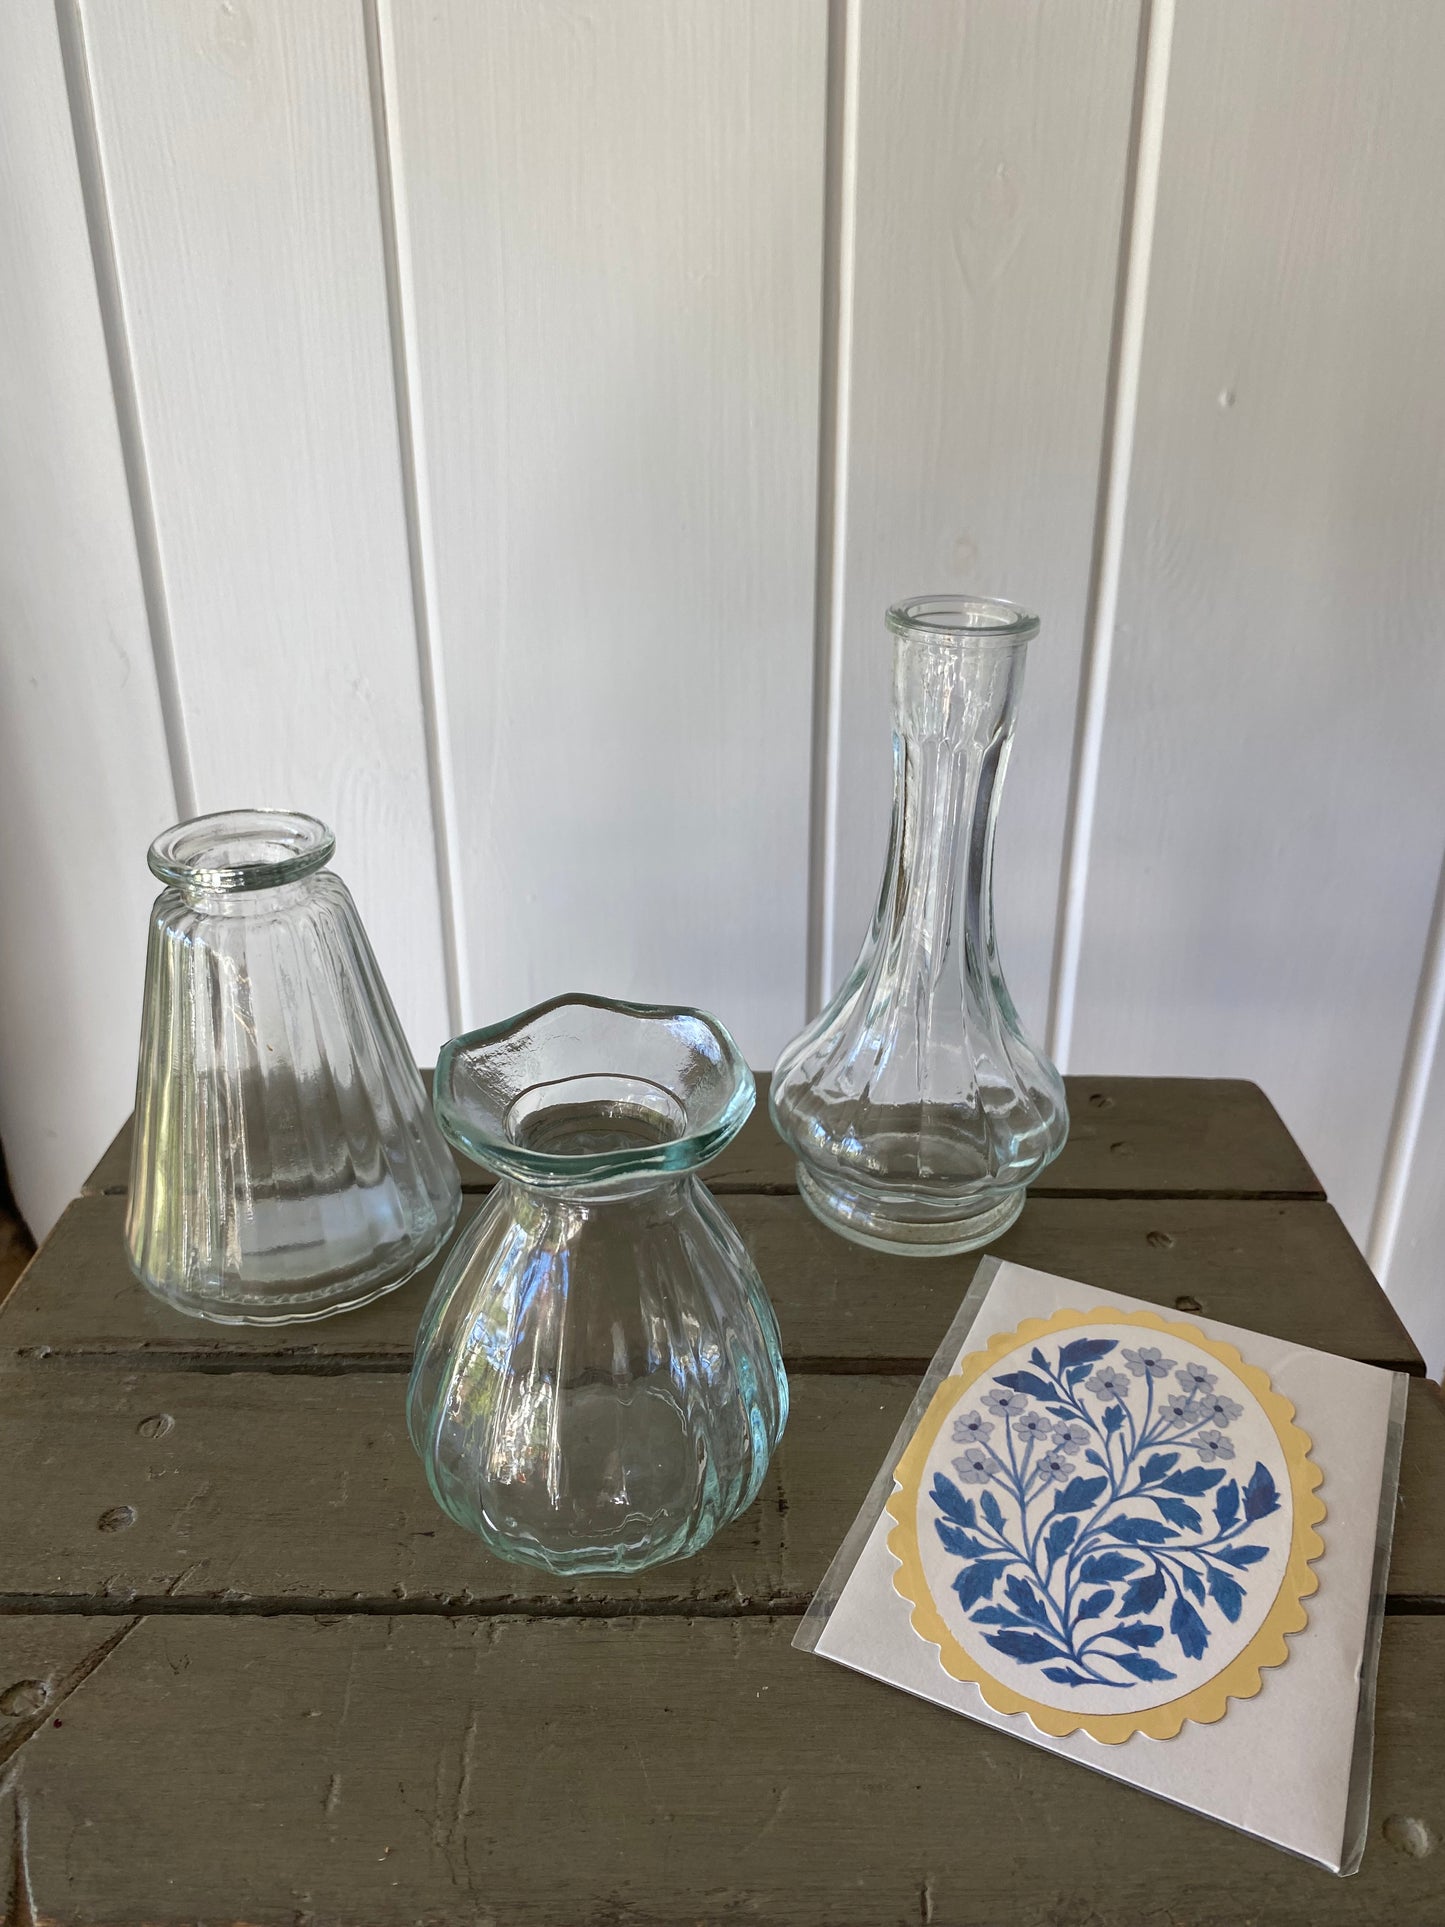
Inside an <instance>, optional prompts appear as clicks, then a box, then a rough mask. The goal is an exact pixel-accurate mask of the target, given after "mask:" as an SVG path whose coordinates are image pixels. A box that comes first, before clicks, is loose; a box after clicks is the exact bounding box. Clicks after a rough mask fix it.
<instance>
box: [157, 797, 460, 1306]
mask: <svg viewBox="0 0 1445 1927" xmlns="http://www.w3.org/2000/svg"><path fill="white" fill-rule="evenodd" d="M334 844H335V839H334V838H333V837H332V835H331V832H330V831H329V830H328V829H327V828H326V827H325V825H324V824H321V823H318V822H317V821H316V820H315V819H314V818H313V817H309V816H297V815H290V814H287V813H284V812H281V811H276V810H232V811H227V812H224V813H222V814H220V815H216V816H206V817H199V818H197V819H196V820H195V821H193V822H190V823H182V824H179V825H177V826H176V827H175V828H174V829H172V830H168V831H167V832H166V833H165V834H164V835H163V836H161V837H158V838H157V839H156V841H155V843H154V844H153V845H152V846H151V852H150V866H151V869H152V870H153V871H154V872H155V874H156V875H157V876H158V877H160V878H161V880H162V881H163V882H164V883H165V884H166V885H167V888H166V889H165V890H164V891H162V893H161V895H160V896H159V897H158V898H157V899H156V903H155V908H154V910H153V912H152V915H151V934H150V950H149V954H148V957H147V962H146V988H145V1009H144V1016H143V1022H142V1029H141V1051H140V1070H139V1075H138V1078H137V1083H136V1119H135V1144H134V1150H133V1152H132V1161H131V1184H130V1203H129V1209H128V1212H127V1216H126V1244H127V1248H128V1250H129V1253H130V1261H131V1266H132V1268H133V1270H134V1271H135V1273H136V1275H137V1276H138V1277H139V1278H140V1279H141V1280H142V1282H143V1283H145V1284H146V1285H148V1286H149V1288H150V1289H151V1290H152V1291H153V1292H155V1293H156V1294H157V1296H159V1297H160V1298H163V1299H164V1300H165V1301H166V1302H167V1303H168V1304H170V1305H173V1306H174V1307H175V1308H176V1310H178V1311H184V1312H189V1313H191V1314H192V1315H194V1316H196V1317H199V1318H209V1319H213V1320H216V1321H218V1322H220V1323H223V1324H242V1325H280V1324H290V1323H293V1322H295V1321H298V1320H305V1319H311V1318H324V1317H327V1316H328V1315H330V1314H331V1313H334V1312H340V1311H347V1310H350V1309H351V1308H352V1307H353V1306H356V1305H364V1304H366V1303H367V1302H368V1301H369V1300H370V1299H372V1298H376V1297H379V1296H380V1295H381V1293H382V1292H386V1291H391V1290H392V1289H393V1288H394V1287H395V1286H397V1285H399V1284H402V1283H403V1282H404V1281H405V1280H406V1279H407V1278H409V1277H410V1276H411V1274H412V1273H413V1272H414V1271H415V1270H416V1269H417V1267H418V1266H419V1265H422V1264H424V1263H425V1262H426V1260H427V1259H428V1258H430V1257H431V1255H432V1254H433V1253H434V1252H435V1251H436V1249H437V1247H438V1246H439V1245H440V1244H441V1242H442V1241H443V1239H444V1238H445V1237H446V1235H447V1233H448V1232H449V1231H450V1230H451V1228H452V1225H453V1224H454V1222H455V1220H456V1215H457V1208H458V1206H459V1204H460V1202H461V1188H460V1184H459V1182H458V1178H457V1170H456V1164H455V1162H454V1160H453V1158H452V1156H451V1153H450V1152H449V1151H448V1149H447V1146H446V1144H445V1142H444V1141H443V1139H442V1136H441V1134H440V1132H439V1131H438V1130H437V1127H436V1124H435V1122H434V1120H433V1118H432V1115H431V1110H430V1107H429V1105H428V1104H427V1101H426V1093H425V1090H424V1089H423V1086H422V1082H421V1079H420V1077H419V1075H418V1073H417V1069H416V1064H415V1062H414V1060H413V1058H412V1054H411V1051H410V1049H409V1048H408V1046H407V1042H406V1038H405V1037H404V1035H403V1034H402V1029H401V1025H400V1024H399V1023H398V1021H397V1017H396V1012H395V1011H394V1010H393V1009H392V1005H391V999H390V997H389V996H388V995H387V991H386V985H385V984H384V983H383V982H382V979H381V973H380V971H379V970H378V969H377V966H376V959H375V957H374V956H373V955H372V951H371V945H370V944H369V943H368V942H367V939H366V932H365V931H364V930H363V929H362V927H361V920H360V918H359V917H358V916H357V914H356V906H355V904H354V903H353V902H352V900H351V895H350V892H349V891H348V890H347V888H346V885H345V884H344V883H343V882H342V881H341V879H340V877H337V876H334V875H332V874H331V872H330V871H328V870H326V869H325V867H324V866H325V864H326V862H327V860H328V859H329V857H330V855H331V852H332V849H333V847H334Z"/></svg>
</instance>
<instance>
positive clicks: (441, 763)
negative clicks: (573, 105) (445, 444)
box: [362, 0, 470, 1035]
mask: <svg viewBox="0 0 1445 1927" xmlns="http://www.w3.org/2000/svg"><path fill="white" fill-rule="evenodd" d="M362 15H363V20H364V23H365V38H366V65H367V78H368V82H369V85H370V91H371V128H372V142H373V146H374V149H375V156H376V186H377V201H378V206H379V209H380V216H381V241H382V255H383V260H384V264H385V273H386V309H387V321H388V326H389V331H390V336H391V372H392V388H393V393H394V397H395V405H396V426H397V444H398V453H399V458H400V465H401V485H402V500H403V505H404V512H405V518H406V544H407V560H408V565H409V566H408V573H409V576H410V583H411V600H412V620H413V624H414V627H415V631H416V651H417V666H418V672H419V680H420V687H421V706H422V727H423V731H424V734H425V739H426V753H427V780H428V785H429V788H430V792H431V816H432V838H433V848H434V851H435V861H436V874H437V897H438V901H439V904H440V908H441V922H442V960H443V969H444V973H445V978H446V993H447V1022H448V1024H449V1026H450V1028H451V1031H452V1034H453V1035H456V1034H457V1033H458V1032H459V1031H461V1030H462V1029H463V1028H464V1027H465V1025H466V1023H467V1021H468V1018H467V1015H466V1007H467V1002H468V995H469V983H470V978H469V975H468V970H467V958H466V937H465V931H464V926H463V922H462V917H461V903H462V895H461V891H462V884H461V874H460V867H459V851H458V837H457V820H458V819H457V804H456V785H455V779H454V772H453V767H452V754H451V735H450V731H449V729H448V727H447V720H448V718H447V699H446V675H445V669H444V666H443V663H442V656H441V650H440V648H439V646H438V642H437V635H436V624H435V621H434V618H433V610H434V609H435V607H436V585H435V569H434V564H433V543H432V517H431V504H430V499H429V494H428V490H427V487H426V465H425V454H424V449H425V442H424V429H423V424H422V421H421V418H420V413H419V406H420V405H419V402H418V400H417V397H418V394H419V376H418V371H417V363H416V326H415V300H414V280H413V276H412V273H411V246H410V237H409V232H408V225H407V215H406V207H405V203H404V200H403V197H402V195H401V193H400V192H399V190H398V179H399V176H400V172H401V169H400V164H399V158H398V155H397V152H396V139H397V135H396V128H397V117H396V114H395V112H394V110H393V107H392V101H393V99H394V75H395V70H396V56H395V47H396V40H395V34H394V32H393V30H392V24H391V9H390V4H389V0H362Z"/></svg>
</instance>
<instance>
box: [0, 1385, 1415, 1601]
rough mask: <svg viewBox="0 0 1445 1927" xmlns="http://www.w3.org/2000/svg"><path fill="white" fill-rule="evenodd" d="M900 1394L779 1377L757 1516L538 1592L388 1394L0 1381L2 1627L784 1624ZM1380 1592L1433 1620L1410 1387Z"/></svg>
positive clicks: (816, 1573)
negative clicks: (666, 1617) (245, 1620)
mask: <svg viewBox="0 0 1445 1927" xmlns="http://www.w3.org/2000/svg"><path fill="white" fill-rule="evenodd" d="M916 1384H917V1381H916V1379H915V1378H912V1377H891V1376H890V1377H877V1378H874V1377H855V1378H825V1377H800V1378H798V1379H796V1380H795V1381H794V1385H793V1412H792V1416H791V1418H790V1420H789V1423H788V1430H787V1434H786V1436H785V1437H784V1439H783V1443H782V1446H781V1447H780V1449H779V1451H778V1453H777V1456H776V1457H775V1459H774V1462H773V1465H772V1467H771V1468H770V1471H769V1476H768V1479H767V1482H766V1484H765V1486H764V1489H763V1492H762V1493H761V1495H760V1496H759V1498H758V1500H757V1501H756V1503H755V1504H754V1505H753V1506H752V1508H751V1509H750V1510H749V1511H748V1512H747V1513H746V1514H745V1515H744V1517H743V1518H741V1519H739V1520H737V1521H736V1522H735V1523H734V1524H733V1525H732V1526H731V1527H729V1528H728V1529H727V1530H726V1531H725V1532H722V1533H720V1534H719V1535H718V1537H717V1538H716V1539H715V1540H714V1541H713V1542H712V1544H711V1545H710V1546H708V1547H706V1548H705V1549H704V1550H703V1551H702V1552H701V1553H699V1554H698V1555H697V1556H696V1557H694V1558H692V1559H689V1560H684V1561H682V1562H680V1563H678V1564H675V1565H671V1566H663V1567H660V1568H658V1569H656V1570H655V1571H652V1572H646V1573H639V1574H636V1575H632V1576H618V1575H615V1574H604V1575H596V1576H593V1577H589V1578H585V1579H575V1580H558V1579H555V1578H552V1577H550V1576H549V1575H548V1574H546V1573H541V1572H533V1571H531V1570H529V1569H528V1568H526V1567H524V1566H515V1565H508V1564H505V1563H504V1562H503V1561H501V1560H499V1559H496V1558H494V1557H492V1556H491V1554H489V1553H488V1552H487V1551H486V1549H485V1548H484V1547H483V1546H482V1545H481V1543H480V1541H478V1540H476V1539H474V1538H473V1537H472V1536H471V1535H470V1534H468V1533H465V1532H463V1531H462V1530H461V1529H460V1528H459V1527H458V1526H456V1525H454V1524H453V1523H452V1522H451V1520H450V1519H448V1518H447V1517H446V1516H445V1514H443V1513H442V1512H441V1511H440V1510H439V1509H438V1507H437V1506H436V1504H435V1503H434V1501H433V1499H432V1497H431V1494H430V1492H429V1491H428V1489H427V1485H426V1481H425V1478H424V1476H423V1474H422V1469H421V1465H420V1463H419V1461H418V1460H417V1457H416V1455H415V1453H414V1452H413V1451H412V1448H411V1445H410V1442H409V1441H408V1439H407V1437H406V1428H405V1420H404V1413H403V1394H404V1386H403V1383H402V1381H401V1379H400V1378H399V1377H398V1376H396V1375H395V1374H390V1373H389V1374H386V1375H384V1376H377V1375H373V1374H369V1373H367V1374H358V1375H355V1376H350V1377H343V1378H301V1377H297V1376H294V1375H276V1374H271V1373H253V1372H245V1373H237V1374H232V1375H229V1376H226V1377H213V1376H209V1375H204V1374H198V1373H194V1372H162V1371H154V1372H144V1373H137V1374H132V1375H130V1376H122V1375H121V1374H120V1373H118V1372H115V1371H111V1370H106V1371H101V1372H97V1371H94V1370H92V1369H90V1368H89V1367H88V1366H83V1365H72V1366H64V1365H55V1366H52V1367H49V1368H46V1369H41V1368H39V1367H30V1368H20V1369H19V1370H16V1371H12V1372H10V1373H8V1374H4V1375H0V1465H4V1466H5V1468H6V1476H5V1478H4V1479H3V1480H0V1546H3V1547H4V1549H5V1550H4V1557H3V1561H0V1609H4V1608H7V1607H8V1608H17V1607H18V1608H22V1609H24V1610H33V1609H36V1608H38V1607H39V1606H41V1605H49V1606H51V1607H52V1608H64V1607H67V1606H70V1607H75V1608H79V1607H81V1606H82V1605H83V1604H84V1603H85V1602H87V1601H91V1602H93V1603H94V1604H95V1605H96V1606H97V1607H98V1608H103V1609H105V1610H108V1611H122V1610H124V1611H130V1610H141V1609H149V1608H154V1607H155V1605H156V1604H157V1602H158V1601H159V1600H161V1599H162V1598H164V1599H166V1600H169V1601H170V1602H172V1603H173V1604H174V1605H176V1606H182V1605H192V1606H194V1605H196V1604H199V1603H207V1604H210V1605H214V1606H217V1607H219V1606H222V1605H226V1606H229V1607H231V1608H233V1609H235V1610H237V1611H245V1610H261V1609H264V1610H267V1611H272V1610H290V1611H296V1610H302V1609H305V1608H307V1607H308V1606H310V1607H312V1608H314V1609H316V1610H328V1611H329V1610H348V1609H353V1608H355V1607H356V1606H358V1605H365V1606H367V1607H368V1608H371V1609H375V1610H378V1611H381V1610H393V1609H394V1610H403V1609H405V1610H408V1611H432V1612H444V1611H458V1610H460V1611H473V1612H475V1611H518V1610H526V1611H539V1612H540V1611H558V1612H565V1611H577V1612H579V1613H580V1612H598V1611H608V1610H610V1611H624V1610H638V1611H643V1610H647V1611H663V1610H666V1611H672V1612H699V1611H717V1612H739V1613H741V1612H757V1611H763V1610H768V1611H777V1610H782V1611H796V1610H800V1609H801V1608H802V1607H803V1606H805V1605H806V1604H807V1601H808V1600H809V1599H810V1598H811V1596H812V1594H813V1591H814V1590H815V1588H816V1587H817V1585H818V1583H819V1582H820V1580H821V1579H822V1576H823V1573H824V1572H825V1571H826V1569H827V1566H828V1563H829V1561H830V1560H831V1559H832V1557H833V1554H834V1553H835V1552H836V1551H837V1549H838V1546H839V1544H840V1543H841V1541H842V1539H843V1537H844V1534H845V1533H846V1532H847V1530H848V1528H849V1527H850V1526H851V1524H852V1523H853V1519H854V1516H855V1515H856V1513H857V1510H858V1507H859V1506H860V1505H861V1504H862V1502H863V1498H864V1496H865V1494H866V1493H867V1491H868V1488H869V1486H870V1485H871V1484H872V1482H873V1479H874V1476H875V1475H876V1473H877V1471H878V1468H879V1467H880V1465H882V1464H883V1462H884V1459H885V1457H886V1455H887V1453H888V1450H889V1448H890V1446H891V1444H892V1441H893V1438H894V1435H895V1433H896V1431H897V1429H898V1427H899V1425H900V1424H901V1423H902V1421H903V1418H904V1415H905V1413H906V1412H907V1409H908V1403H909V1400H910V1399H911V1398H912V1396H913V1393H914V1390H915V1388H916ZM1411 1389H1412V1397H1411V1401H1410V1424H1409V1428H1408V1431H1407V1447H1406V1452H1405V1458H1404V1465H1403V1469H1402V1482H1401V1490H1400V1509H1399V1524H1398V1529H1397V1535H1396V1541H1395V1549H1394V1560H1393V1564H1392V1568H1391V1574H1390V1593H1391V1595H1392V1597H1395V1598H1397V1599H1399V1600H1400V1601H1401V1603H1402V1604H1407V1605H1409V1606H1410V1607H1411V1608H1412V1609H1419V1608H1421V1607H1422V1606H1428V1607H1430V1608H1431V1609H1434V1610H1442V1611H1445V1476H1442V1474H1445V1414H1442V1412H1441V1410H1440V1408H1439V1405H1438V1401H1437V1400H1436V1398H1435V1396H1434V1393H1433V1392H1432V1391H1431V1390H1430V1389H1429V1388H1428V1387H1427V1386H1426V1385H1425V1384H1424V1382H1423V1381H1417V1383H1416V1384H1415V1385H1414V1386H1413V1387H1412V1388H1411Z"/></svg>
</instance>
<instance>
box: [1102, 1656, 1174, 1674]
mask: <svg viewBox="0 0 1445 1927" xmlns="http://www.w3.org/2000/svg"><path fill="white" fill-rule="evenodd" d="M1114 1664H1115V1665H1116V1666H1122V1667H1123V1668H1124V1670H1125V1672H1127V1673H1132V1674H1133V1675H1134V1677H1135V1679H1178V1677H1179V1675H1178V1674H1177V1673H1171V1672H1170V1671H1169V1670H1168V1668H1167V1667H1164V1666H1161V1665H1160V1664H1159V1662H1158V1660H1156V1659H1146V1658H1145V1657H1144V1655H1143V1653H1115V1655H1114Z"/></svg>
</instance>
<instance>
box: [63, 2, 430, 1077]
mask: <svg viewBox="0 0 1445 1927" xmlns="http://www.w3.org/2000/svg"><path fill="white" fill-rule="evenodd" d="M82 21H83V27H84V39H85V53H86V58H87V62H88V65H89V69H90V76H91V84H92V87H93V90H94V97H95V109H96V125H97V130H98V135H99V143H100V152H101V160H102V166H103V171H104V177H105V187H106V193H107V196H108V201H109V208H110V216H111V222H112V227H113V233H114V240H115V256H116V263H117V270H118V275H119V281H120V289H121V297H122V303H123V308H124V321H125V328H126V333H127V337H128V340H129V344H130V354H131V361H132V365H133V368H134V371H135V382H136V392H137V399H138V411H139V417H140V426H141V434H142V439H143V442H144V450H145V460H146V465H147V473H148V476H149V480H150V486H151V495H152V500H153V503H154V509H155V524H156V531H157V540H158V548H159V553H160V558H161V564H162V568H163V571H164V581H165V597H166V605H167V610H168V613H169V618H170V629H171V636H172V641H173V647H174V653H175V662H176V677H177V686H178V692H179V698H180V704H181V709H182V713H183V716H184V720H185V729H186V736H187V742H188V746H189V750H190V755H191V761H192V766H193V770H194V775H195V783H196V795H197V802H198V805H199V807H200V808H202V809H217V808H222V807H225V806H228V805H232V804H236V803H250V802H259V803H279V804H284V805H288V806H290V807H293V808H301V809H309V810H311V811H313V812H314V813H315V814H316V815H318V816H321V817H324V818H326V819H327V820H328V821H329V822H331V823H332V825H333V826H334V827H335V829H336V831H337V836H338V847H337V868H338V869H339V870H340V872H341V874H342V875H343V876H345V877H346V878H347V880H348V882H349V883H350V884H351V886H352V889H353V891H354V892H355V894H356V897H357V901H358V903H359V905H360V908H361V912H362V915H363V917H364V918H365V919H366V922H367V925H368V928H369V929H370V931H371V933H372V936H373V939H374V941H375V943H376V947H377V951H378V954H379V956H380V959H381V963H382V968H383V970H384V971H385V972H386V974H387V978H388V981H389V983H390V985H391V988H392V991H393V994H394V996H395V998H396V1001H397V1005H398V1008H399V1010H400V1012H401V1015H402V1019H403V1022H404V1023H405V1024H406V1025H407V1028H408V1031H409V1033H410V1036H411V1039H412V1042H413V1044H414V1045H415V1047H416V1048H417V1049H418V1050H419V1051H421V1052H425V1053H430V1052H431V1051H433V1050H434V1049H435V1047H436V1045H437V1043H438V1042H439V1041H440V1040H441V1038H442V1037H444V1036H445V1034H446V1032H447V1028H448V1023H447V1007H446V995H445V983H444V973H443V966H442V948H441V946H442V928H441V920H440V916H439V905H438V880H437V864H436V853H435V845H434V839H433V824H432V815H431V802H430V794H429V785H428V776H427V760H426V740H425V731H424V726H423V713H422V703H421V691H420V683H419V676H418V663H417V643H416V636H415V629H414V624H413V614H412V604H411V590H410V584H409V575H408V557H407V540H406V520H405V514H404V508H403V498H402V487H401V470H400V461H399V452H398V441H397V422H396V405H395V395H394V390H393V385H392V366H391V339H390V331H389V326H388V314H387V295H386V275H385V268H384V262H383V255H382V226H381V216H380V209H379V199H378V182H377V168H376V156H375V152H374V148H373V138H372V123H371V110H370V95H369V88H368V75H367V59H366V44H365V34H364V22H363V17H362V13H361V9H360V8H359V7H358V6H355V5H352V4H349V0H307V4H306V5H304V6H291V5H289V4H286V0H248V4H246V5H245V6H244V7H241V6H235V5H230V4H220V5H213V4H209V0H207V3H206V4H195V0H153V4H148V5H146V6H144V7H139V8H138V7H134V6H131V5H129V4H126V3H125V0H83V4H82Z"/></svg>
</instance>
